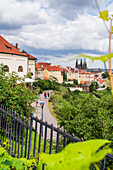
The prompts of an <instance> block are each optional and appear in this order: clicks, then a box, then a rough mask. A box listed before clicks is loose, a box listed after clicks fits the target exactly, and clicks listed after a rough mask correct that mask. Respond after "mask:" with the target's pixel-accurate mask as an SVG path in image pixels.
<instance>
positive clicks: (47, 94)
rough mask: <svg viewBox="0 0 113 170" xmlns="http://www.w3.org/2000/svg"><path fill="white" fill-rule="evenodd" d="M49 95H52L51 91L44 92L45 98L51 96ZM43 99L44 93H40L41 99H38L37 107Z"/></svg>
mask: <svg viewBox="0 0 113 170" xmlns="http://www.w3.org/2000/svg"><path fill="white" fill-rule="evenodd" d="M37 95H38V94H37ZM49 96H50V94H49V92H44V97H45V99H47V98H49ZM41 100H42V94H41V93H40V94H39V100H36V107H38V105H39V104H40V102H41Z"/></svg>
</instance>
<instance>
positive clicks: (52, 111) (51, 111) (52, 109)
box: [48, 100, 58, 121]
mask: <svg viewBox="0 0 113 170" xmlns="http://www.w3.org/2000/svg"><path fill="white" fill-rule="evenodd" d="M48 107H49V110H50V113H51V114H52V116H53V117H54V118H55V119H56V120H57V121H58V119H57V114H56V113H55V112H54V106H53V103H52V102H50V101H49V100H48Z"/></svg>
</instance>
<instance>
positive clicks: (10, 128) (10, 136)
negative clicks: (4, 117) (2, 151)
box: [9, 110, 12, 152]
mask: <svg viewBox="0 0 113 170" xmlns="http://www.w3.org/2000/svg"><path fill="white" fill-rule="evenodd" d="M10 114H11V110H10ZM11 138H12V118H11V126H10V147H9V152H10V150H11Z"/></svg>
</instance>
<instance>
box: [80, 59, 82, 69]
mask: <svg viewBox="0 0 113 170" xmlns="http://www.w3.org/2000/svg"><path fill="white" fill-rule="evenodd" d="M80 67H81V68H82V58H81V62H80Z"/></svg>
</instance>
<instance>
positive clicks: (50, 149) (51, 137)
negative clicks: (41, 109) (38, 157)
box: [49, 124, 53, 154]
mask: <svg viewBox="0 0 113 170" xmlns="http://www.w3.org/2000/svg"><path fill="white" fill-rule="evenodd" d="M52 140H53V125H52V124H51V136H50V148H49V154H51V153H52Z"/></svg>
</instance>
